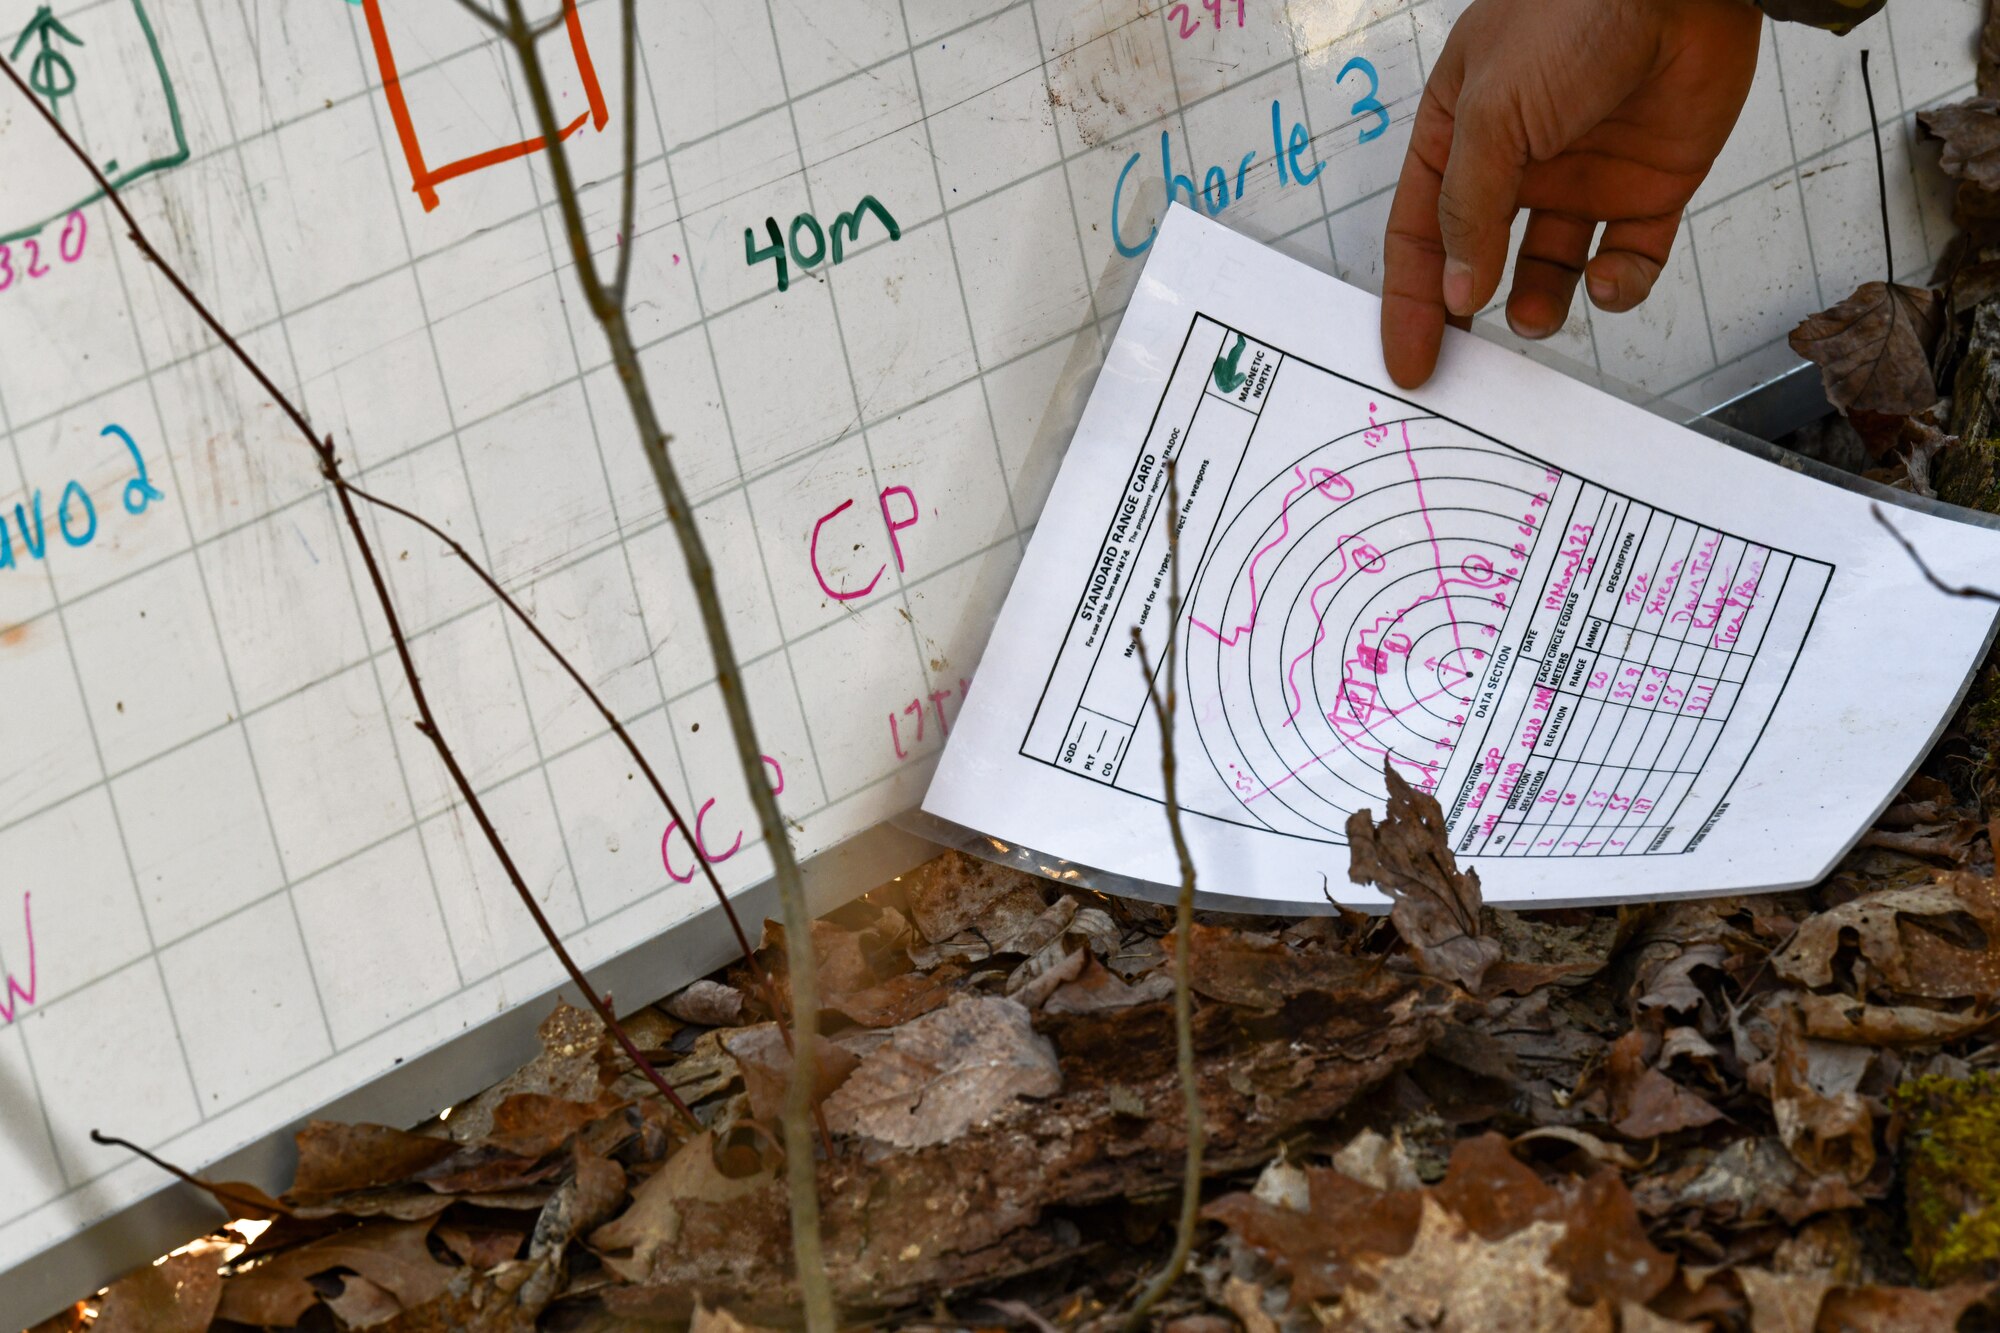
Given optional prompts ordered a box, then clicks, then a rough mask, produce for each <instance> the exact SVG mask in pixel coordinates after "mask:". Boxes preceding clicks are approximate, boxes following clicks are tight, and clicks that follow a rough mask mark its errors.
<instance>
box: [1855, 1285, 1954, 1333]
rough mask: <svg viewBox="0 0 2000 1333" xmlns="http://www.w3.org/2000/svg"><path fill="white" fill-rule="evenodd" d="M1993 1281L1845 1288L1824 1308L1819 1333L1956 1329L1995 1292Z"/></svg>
mask: <svg viewBox="0 0 2000 1333" xmlns="http://www.w3.org/2000/svg"><path fill="white" fill-rule="evenodd" d="M1993 1288H1994V1284H1993V1283H1991V1282H1960V1283H1956V1284H1954V1285H1952V1286H1949V1287H1939V1288H1938V1289H1937V1290H1935V1291H1925V1290H1923V1289H1922V1288H1919V1287H1842V1288H1840V1289H1839V1290H1837V1291H1834V1292H1833V1293H1831V1294H1830V1295H1828V1296H1827V1298H1826V1303H1825V1304H1824V1305H1822V1306H1821V1307H1820V1312H1819V1330H1818V1333H1913V1330H1916V1329H1953V1328H1957V1327H1958V1317H1959V1316H1960V1315H1962V1314H1964V1313H1965V1312H1966V1311H1967V1310H1969V1309H1971V1308H1972V1307H1973V1306H1974V1305H1976V1304H1977V1303H1978V1302H1980V1301H1982V1300H1984V1299H1985V1298H1986V1297H1987V1296H1988V1295H1990V1294H1991V1293H1992V1291H1993Z"/></svg>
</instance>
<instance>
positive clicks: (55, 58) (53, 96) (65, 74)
mask: <svg viewBox="0 0 2000 1333" xmlns="http://www.w3.org/2000/svg"><path fill="white" fill-rule="evenodd" d="M38 37H39V38H40V39H41V42H42V49H41V50H39V51H37V52H36V53H35V63H34V64H32V65H30V66H29V67H28V86H29V87H30V88H33V89H34V90H35V91H36V92H38V93H40V94H41V95H42V96H44V97H46V98H48V99H49V108H50V110H54V109H56V104H57V103H58V102H60V101H61V100H62V99H63V98H65V97H68V96H69V95H70V94H71V93H73V92H75V91H76V70H75V69H74V68H72V67H71V66H70V63H69V58H68V57H67V56H65V55H64V54H63V53H62V50H61V48H60V47H58V46H57V45H56V39H58V38H61V39H62V40H63V41H65V42H68V43H69V44H70V45H71V46H82V45H83V39H82V38H81V37H78V36H77V35H76V34H75V33H73V32H71V31H70V30H69V29H68V28H65V27H64V26H63V25H62V23H61V21H60V20H58V19H57V18H56V16H55V14H54V13H53V12H52V11H51V10H50V9H49V7H48V6H47V5H43V6H42V7H41V8H40V9H38V10H36V11H35V16H34V17H33V18H31V19H29V20H28V26H27V27H25V28H23V29H21V40H20V41H18V42H15V43H14V50H13V52H12V53H11V54H10V55H9V56H8V57H7V58H8V59H9V60H12V61H15V62H16V63H19V61H20V59H21V52H23V51H25V50H27V49H28V43H29V42H31V41H33V40H35V39H36V38H38Z"/></svg>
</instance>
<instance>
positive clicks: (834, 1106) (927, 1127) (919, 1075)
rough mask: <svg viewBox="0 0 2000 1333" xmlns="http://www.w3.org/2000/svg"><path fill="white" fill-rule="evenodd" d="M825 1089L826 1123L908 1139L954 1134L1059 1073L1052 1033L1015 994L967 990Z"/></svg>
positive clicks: (886, 1138)
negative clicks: (830, 1090)
mask: <svg viewBox="0 0 2000 1333" xmlns="http://www.w3.org/2000/svg"><path fill="white" fill-rule="evenodd" d="M888 1038H889V1039H888V1040H887V1041H886V1042H884V1043H883V1044H882V1045H880V1046H878V1047H877V1048H875V1050H874V1051H872V1052H870V1053H869V1055H868V1056H867V1057H866V1058H864V1059H863V1060H862V1061H861V1064H860V1067H859V1068H857V1069H856V1070H855V1071H854V1072H853V1073H852V1074H851V1075H849V1077H848V1078H847V1081H846V1082H845V1083H843V1084H841V1086H840V1088H839V1090H838V1091H836V1092H835V1093H834V1094H833V1095H832V1096H830V1097H828V1098H827V1101H826V1118H827V1124H828V1125H829V1126H830V1127H831V1128H832V1129H833V1130H834V1131H835V1132H836V1133H842V1134H860V1135H864V1136H866V1137H868V1138H872V1139H876V1140H878V1141H880V1142H883V1143H890V1144H894V1145H896V1146H897V1147H902V1148H921V1147H927V1146H929V1145H931V1144H935V1143H945V1142H948V1141H950V1140H951V1139H954V1138H957V1137H958V1136H959V1135H960V1134H963V1133H964V1132H965V1131H966V1130H967V1129H969V1128H971V1127H972V1126H973V1125H975V1124H978V1123H979V1122H980V1121H983V1120H986V1119H988V1118H990V1117H992V1116H996V1115H998V1114H1000V1113H1001V1112H1003V1111H1006V1110H1008V1109H1010V1108H1011V1107H1012V1106H1013V1104H1014V1102H1015V1101H1016V1100H1017V1099H1018V1098H1022V1097H1050V1096H1054V1095H1055V1094H1056V1093H1058V1092H1060V1091H1061V1090H1062V1073H1061V1071H1060V1070H1059V1069H1058V1068H1057V1065H1056V1055H1055V1051H1054V1049H1053V1048H1052V1047H1051V1046H1050V1045H1049V1042H1048V1039H1047V1038H1045V1037H1042V1036H1039V1035H1037V1034H1036V1032H1035V1030H1034V1026H1033V1024H1032V1022H1031V1021H1030V1019H1029V1016H1028V1011H1027V1010H1026V1009H1024V1008H1022V1007H1021V1006H1020V1005H1019V1004H1016V1003H1015V1002H1014V1001H1012V1000H1008V999H1001V998H998V997H995V996H969V997H964V998H961V999H958V1000H956V1001H954V1002H953V1003H951V1004H949V1005H946V1006H945V1007H944V1008H943V1009H939V1010H936V1011H934V1012H932V1013H929V1014H925V1015H924V1016H923V1017H921V1018H917V1019H914V1020H912V1021H910V1022H908V1023H905V1024H903V1026H901V1027H899V1028H895V1029H892V1030H891V1031H890V1032H889V1034H888Z"/></svg>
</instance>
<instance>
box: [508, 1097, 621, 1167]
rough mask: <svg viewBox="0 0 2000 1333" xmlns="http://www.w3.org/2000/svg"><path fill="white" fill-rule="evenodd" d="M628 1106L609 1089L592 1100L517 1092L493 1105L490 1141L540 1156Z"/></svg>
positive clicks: (511, 1150)
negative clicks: (573, 1099) (572, 1099)
mask: <svg viewBox="0 0 2000 1333" xmlns="http://www.w3.org/2000/svg"><path fill="white" fill-rule="evenodd" d="M627 1105H629V1103H628V1102H627V1101H626V1100H625V1099H624V1098H623V1097H620V1096H618V1095H616V1094H615V1093H613V1092H612V1091H611V1090H610V1089H608V1088H607V1089H606V1090H605V1091H603V1092H601V1093H599V1094H598V1096H597V1099H596V1100H595V1101H590V1102H573V1101H570V1100H569V1099H568V1098H567V1097H554V1096H551V1095H549V1094H548V1093H546V1092H517V1093H515V1094H514V1095H513V1096H511V1097H509V1098H507V1099H506V1100H505V1101H503V1102H501V1103H500V1104H499V1105H498V1106H496V1107H494V1108H493V1128H492V1130H491V1131H490V1132H489V1133H488V1134H487V1136H486V1141H487V1143H488V1144H490V1145H491V1146H493V1147H495V1148H497V1149H499V1150H500V1151H501V1152H505V1153H512V1154H514V1155H515V1156H517V1157H540V1156H542V1155H543V1154H544V1153H551V1152H554V1151H555V1150H556V1149H557V1148H560V1147H561V1146H562V1145H563V1143H564V1141H565V1140H567V1139H568V1138H569V1136H570V1135H572V1134H574V1133H576V1132H577V1131H578V1130H580V1129H582V1128H583V1127H584V1126H586V1125H589V1124H593V1123H595V1122H596V1121H599V1120H602V1119H603V1118H604V1117H605V1116H608V1115H613V1114H615V1113H617V1112H618V1111H620V1110H622V1109H623V1108H624V1107H625V1106H627Z"/></svg>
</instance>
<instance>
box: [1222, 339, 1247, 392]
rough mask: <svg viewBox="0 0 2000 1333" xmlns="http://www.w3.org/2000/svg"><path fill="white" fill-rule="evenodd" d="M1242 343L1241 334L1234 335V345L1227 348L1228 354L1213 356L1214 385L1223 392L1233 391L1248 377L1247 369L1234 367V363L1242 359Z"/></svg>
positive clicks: (1241, 385)
mask: <svg viewBox="0 0 2000 1333" xmlns="http://www.w3.org/2000/svg"><path fill="white" fill-rule="evenodd" d="M1243 343H1244V338H1243V335H1242V334H1240V333H1239V334H1237V335H1236V346H1234V347H1232V348H1230V349H1229V355H1228V356H1218V357H1217V358H1215V387H1216V388H1218V389H1220V390H1222V391H1223V392H1224V393H1235V392H1236V391H1237V390H1238V389H1240V388H1242V387H1243V381H1244V380H1247V379H1249V378H1250V373H1249V372H1248V371H1245V370H1238V369H1237V368H1236V363H1237V362H1239V361H1241V360H1242V359H1243Z"/></svg>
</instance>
